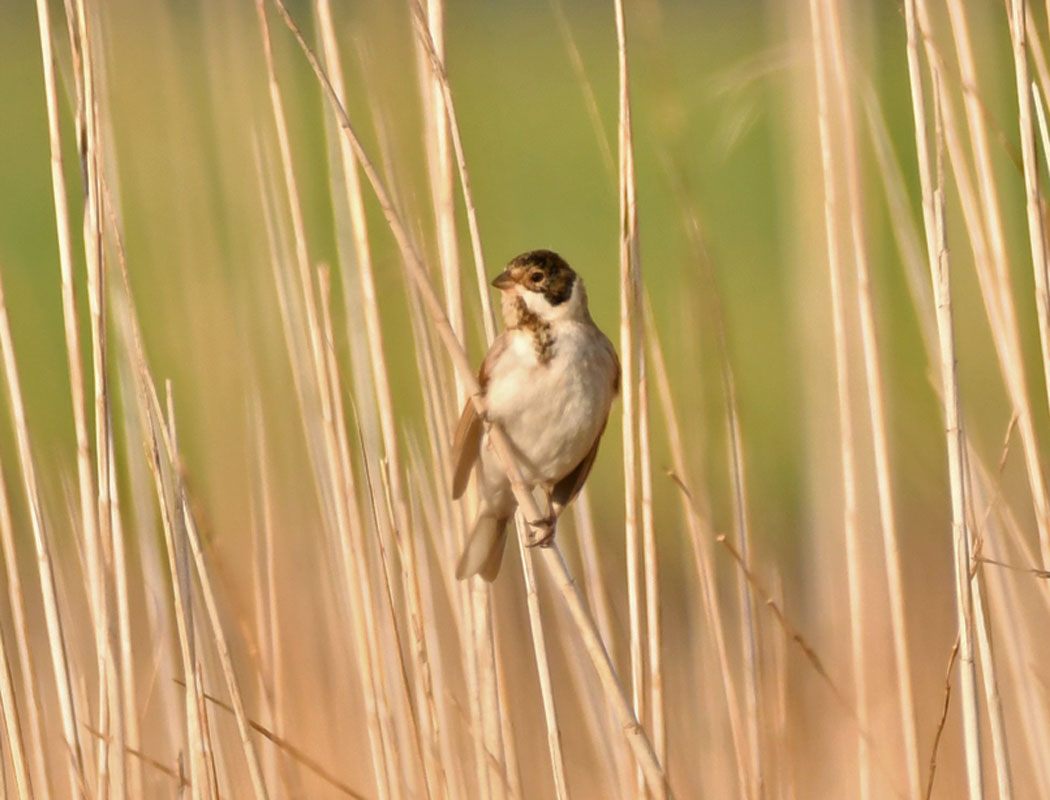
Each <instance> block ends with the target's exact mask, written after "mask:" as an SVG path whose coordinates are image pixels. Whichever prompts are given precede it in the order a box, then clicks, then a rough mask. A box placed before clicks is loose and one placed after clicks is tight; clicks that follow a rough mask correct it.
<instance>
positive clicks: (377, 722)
mask: <svg viewBox="0 0 1050 800" xmlns="http://www.w3.org/2000/svg"><path fill="white" fill-rule="evenodd" d="M264 196H268V195H267V193H265V192H264ZM274 227H275V223H274V221H273V220H272V219H271V216H270V215H269V214H267V216H266V228H267V232H268V236H269V238H270V244H271V248H270V249H271V253H272V254H273V255H272V265H273V271H274V283H275V286H276V289H277V298H278V307H279V309H280V313H281V320H282V326H283V328H284V334H285V342H286V346H287V349H288V356H289V363H290V366H291V368H292V372H293V374H294V375H295V376H296V386H297V397H298V398H299V409H300V417H301V419H302V421H303V425H304V432H305V433H306V435H307V439H308V440H309V439H310V431H311V427H310V420H311V414H312V412H308V411H307V408H308V406H307V402H308V399H309V396H308V394H307V389H306V386H307V381H308V380H309V376H308V375H306V374H303V373H302V371H301V370H302V367H301V365H302V363H308V364H310V366H311V367H312V368H313V369H314V373H313V381H314V382H313V384H312V388H313V389H314V391H315V394H316V395H317V397H316V399H317V400H318V402H319V403H321V404H322V406H323V408H324V410H323V411H321V412H320V413H319V414H318V416H319V417H320V418H321V420H322V428H323V436H322V438H323V442H322V443H321V444H320V445H319V447H315V446H313V445H314V443H313V442H310V444H311V446H310V447H309V449H310V451H311V454H312V455H313V456H314V465H313V466H314V474H315V485H316V486H317V488H318V492H319V499H320V501H321V507H322V511H323V512H325V513H326V526H325V527H326V530H328V531H332V532H333V535H334V538H335V542H333V547H334V549H335V552H336V553H338V563H339V565H340V568H341V569H342V571H343V574H342V586H343V589H344V591H345V592H346V593H347V594H346V596H345V599H346V601H347V604H348V605H349V606H350V614H349V616H350V627H351V632H352V635H353V636H354V637H355V640H356V641H355V644H356V646H355V655H356V657H357V660H358V676H359V678H360V680H361V681H362V682H363V686H362V693H363V695H364V698H365V704H366V708H365V719H366V729H367V731H368V737H369V748H370V756H371V759H372V767H373V773H374V777H375V781H376V786H377V789H378V791H379V793H380V796H381V797H386V796H387V794H388V792H390V791H391V790H390V789H389V785H390V777H389V774H388V772H389V766H388V764H389V759H388V754H389V753H390V752H391V750H392V748H391V747H389V746H388V740H389V732H388V731H385V730H384V726H383V725H382V720H381V717H380V716H379V712H378V706H377V705H376V698H382V697H383V696H384V693H383V691H382V687H381V686H377V685H376V680H377V677H376V676H377V675H378V672H377V669H376V668H375V666H374V665H375V664H376V663H377V660H378V655H377V654H378V652H379V645H378V643H377V640H376V637H375V632H374V625H373V626H369V625H368V617H369V607H368V606H367V605H362V598H361V587H367V586H368V585H369V581H368V576H367V572H366V573H365V575H364V577H363V578H362V575H361V571H362V570H363V569H364V566H363V557H362V556H361V551H360V538H359V532H360V531H361V525H360V515H359V513H353V518H354V520H355V522H354V524H352V525H351V524H350V522H349V519H350V514H351V513H352V512H351V510H350V508H348V503H347V501H349V503H350V504H352V506H356V498H355V496H354V495H353V494H351V495H350V496H347V495H345V493H344V478H343V477H342V476H341V470H342V464H343V460H342V459H341V458H340V456H337V455H336V453H337V452H338V451H339V448H340V446H339V444H338V443H337V442H336V441H335V438H336V436H337V435H335V434H333V432H332V426H333V424H334V416H333V413H332V411H331V407H330V406H331V399H330V395H328V397H329V399H328V402H327V403H326V402H325V396H326V395H323V394H322V388H321V386H320V385H319V384H320V382H321V381H322V380H327V379H328V376H329V374H330V373H329V369H328V362H327V351H326V354H325V356H323V358H324V364H323V365H319V364H318V362H317V361H316V360H314V359H313V358H311V357H309V356H306V357H303V356H302V353H301V351H302V350H303V349H306V348H305V347H303V346H302V341H301V339H297V337H296V334H297V333H300V334H301V333H302V328H304V327H306V326H305V325H301V324H300V322H301V320H299V319H298V318H293V314H294V310H293V300H294V299H298V300H299V301H300V302H302V301H303V298H302V297H301V296H297V295H296V296H293V295H291V293H290V291H289V288H288V287H287V286H286V285H285V280H286V276H285V275H284V271H283V270H282V268H281V265H280V261H281V259H280V256H279V252H280V251H279V249H278V248H277V246H276V244H275V236H274V230H273V229H274ZM311 291H312V287H311ZM295 309H300V306H295ZM344 441H345V440H344ZM317 449H321V450H323V453H321V454H318V453H316V452H315V451H316V450H317ZM379 702H382V700H381V699H380V701H379Z"/></svg>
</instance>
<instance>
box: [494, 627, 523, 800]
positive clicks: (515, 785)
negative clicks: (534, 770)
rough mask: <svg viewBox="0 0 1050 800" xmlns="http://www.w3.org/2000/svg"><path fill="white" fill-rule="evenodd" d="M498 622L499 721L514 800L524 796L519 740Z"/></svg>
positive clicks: (496, 638)
mask: <svg viewBox="0 0 1050 800" xmlns="http://www.w3.org/2000/svg"><path fill="white" fill-rule="evenodd" d="M498 621H499V617H498V616H496V615H493V617H492V631H493V642H494V643H495V647H496V691H497V692H499V706H500V709H501V713H500V718H499V721H500V726H501V727H502V731H501V734H502V736H503V760H504V762H505V763H506V770H507V793H508V794H509V795H510V796H511V797H512V798H520V797H521V796H522V795H521V768H520V767H519V765H518V747H517V738H516V737H515V735H514V726H513V725H512V724H511V710H512V709H513V706H512V705H511V703H510V696H509V695H508V694H507V675H506V669H505V666H506V660H505V658H504V656H505V648H504V646H503V645H502V640H501V639H500V638H499V635H498V633H499V629H498Z"/></svg>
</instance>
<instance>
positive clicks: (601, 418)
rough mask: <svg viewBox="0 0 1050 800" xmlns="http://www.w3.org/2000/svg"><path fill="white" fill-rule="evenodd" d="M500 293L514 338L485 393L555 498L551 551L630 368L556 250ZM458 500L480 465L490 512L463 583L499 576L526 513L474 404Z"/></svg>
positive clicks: (459, 439)
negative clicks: (516, 519)
mask: <svg viewBox="0 0 1050 800" xmlns="http://www.w3.org/2000/svg"><path fill="white" fill-rule="evenodd" d="M492 285H493V286H495V287H496V288H497V289H499V290H500V291H501V292H502V297H501V301H502V302H501V306H502V312H503V321H504V324H505V326H506V330H504V331H503V333H501V334H500V335H499V336H498V337H496V339H495V341H493V343H492V347H490V348H489V351H488V353H487V354H486V356H485V360H484V361H483V362H482V364H481V371H480V373H479V375H478V383H479V384H480V386H481V397H482V398H483V401H484V413H485V417H486V418H487V419H488V420H489V421H490V422H493V423H498V424H499V426H500V428H502V430H503V431H504V432H505V433H506V434H507V436H508V438H509V439H510V442H511V446H512V450H513V452H514V456H515V459H516V460H517V463H518V466H519V467H520V469H521V473H522V477H523V478H524V480H525V483H526V484H527V486H528V487H529V488H530V490H531V489H532V488H533V487H537V486H538V487H540V488H541V489H542V490H543V492H544V493H545V494H546V497H547V508H548V514H549V515H548V517H547V518H546V519H543V520H531V521H530V524H532V525H534V526H535V527H538V528H541V529H542V530H543V531H544V533H543V534H542V536H541V538H540V539H539V541H535V542H533V543H532V544H538V545H547V546H549V545H550V542H551V540H552V539H553V537H554V531H555V524H556V522H557V520H558V517H559V515H560V514H561V512H562V511H563V510H564V508H565V506H567V505H568V504H569V503H570V502H572V500H573V498H574V497H576V495H577V494H578V493H579V491H580V489H581V488H583V483H584V481H586V480H587V475H588V474H589V473H590V471H591V467H592V466H593V464H594V459H595V456H596V455H597V454H598V444H599V442H600V441H601V437H602V433H603V432H604V431H605V423H606V421H607V420H608V418H609V408H610V407H611V406H612V402H613V399H614V398H615V397H616V395H617V393H618V392H619V389H620V362H619V360H618V359H617V357H616V351H615V350H614V349H613V346H612V343H611V342H610V341H609V340H608V338H606V336H605V334H604V333H602V332H601V331H600V330H599V329H598V326H597V325H595V324H594V320H592V319H591V314H590V312H589V311H588V310H587V292H586V290H585V289H584V286H583V280H582V279H581V278H580V277H579V276H578V275H577V274H576V273H575V272H574V271H573V269H572V268H571V267H570V266H569V265H568V264H567V263H566V262H565V260H564V259H563V258H562V257H561V256H559V255H558V254H557V253H554V252H552V251H550V250H532V251H530V252H528V253H523V254H522V255H520V256H518V257H517V258H515V259H514V260H512V261H511V262H510V263H509V264H508V265H507V269H506V270H505V271H503V272H501V273H500V274H499V275H498V276H497V277H496V279H495V280H493V281H492ZM452 463H453V466H454V471H453V481H452V497H453V499H456V498H459V497H460V496H461V495H462V494H463V492H464V490H465V489H466V487H467V482H468V481H469V480H470V474H471V471H472V470H473V469H474V467H475V465H477V470H476V471H477V476H478V494H479V496H480V505H479V508H478V511H477V516H476V518H475V520H474V527H473V529H472V531H471V533H470V536H469V537H468V539H467V545H466V547H465V548H464V550H463V555H462V556H460V559H459V564H458V565H457V566H456V577H457V578H459V579H461V580H462V579H464V578H469V577H470V576H472V575H480V576H481V577H482V578H484V579H485V580H486V581H493V580H495V579H496V576H497V575H498V574H499V568H500V563H501V562H502V561H503V550H504V546H505V544H506V527H507V523H508V522H509V521H510V518H511V517H512V516H513V515H514V511H515V510H516V509H517V505H518V504H517V501H516V500H515V498H514V494H513V492H512V491H511V487H510V481H509V480H508V479H507V475H506V473H505V472H504V470H503V466H502V464H501V463H500V461H499V458H498V457H497V456H496V453H495V452H494V451H493V449H492V446H491V444H490V443H489V436H488V434H487V433H485V430H484V425H483V424H482V418H481V417H480V416H479V415H478V413H477V411H476V409H475V408H474V403H473V402H472V401H471V400H470V399H468V400H467V403H466V405H465V406H464V407H463V414H462V415H461V416H460V418H459V424H458V425H457V426H456V433H455V436H454V439H453V444H452Z"/></svg>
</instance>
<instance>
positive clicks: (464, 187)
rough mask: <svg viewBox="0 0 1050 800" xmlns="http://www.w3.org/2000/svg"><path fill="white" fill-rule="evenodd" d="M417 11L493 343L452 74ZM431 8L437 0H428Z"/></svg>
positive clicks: (417, 0)
mask: <svg viewBox="0 0 1050 800" xmlns="http://www.w3.org/2000/svg"><path fill="white" fill-rule="evenodd" d="M410 2H411V3H412V8H413V11H414V14H413V18H414V20H415V22H416V31H417V33H418V35H419V38H420V42H421V43H422V45H423V49H424V52H425V53H426V56H427V58H428V60H429V61H430V66H431V69H432V70H433V79H434V81H435V87H436V88H437V89H438V90H440V92H441V98H442V103H443V104H444V111H445V115H446V117H447V122H448V132H449V135H450V137H451V143H452V150H453V152H454V154H455V156H456V170H457V172H458V174H459V187H460V192H461V193H462V195H463V206H464V208H465V209H466V212H467V230H468V231H469V233H470V248H471V252H472V254H473V257H474V276H475V278H476V279H477V284H478V301H479V303H480V305H481V321H482V324H483V325H484V328H485V341H486V343H488V342H491V341H492V340H493V339H494V338H495V337H496V326H495V316H494V314H493V311H492V300H491V299H490V298H489V291H488V286H489V281H488V275H487V273H486V272H485V258H484V255H483V251H482V249H481V233H480V229H479V227H478V212H477V207H476V206H475V205H474V194H473V192H472V191H471V188H470V173H469V172H468V171H467V158H466V154H465V152H464V150H463V140H462V138H461V136H460V132H459V121H458V119H457V117H456V106H455V103H454V102H453V100H452V88H451V86H450V85H449V81H448V73H447V72H446V71H445V63H444V54H443V53H442V52H439V50H438V48H437V46H436V44H435V42H434V39H433V36H432V34H433V31H432V30H431V26H430V25H429V24H424V17H425V15H424V14H423V7H422V5H421V0H410ZM427 2H428V6H431V5H432V4H433V3H434V2H435V0H427ZM426 18H427V19H429V17H426Z"/></svg>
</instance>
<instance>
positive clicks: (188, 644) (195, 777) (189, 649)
mask: <svg viewBox="0 0 1050 800" xmlns="http://www.w3.org/2000/svg"><path fill="white" fill-rule="evenodd" d="M142 369H144V365H143V364H140V365H139V379H138V384H139V391H138V398H137V399H138V403H139V414H140V416H141V420H142V426H143V432H142V436H143V439H144V441H145V444H146V448H147V451H148V457H147V462H148V463H149V467H150V472H151V474H152V476H153V486H154V490H155V492H156V498H157V506H158V508H159V509H160V519H161V529H162V530H163V533H164V543H165V550H166V553H167V557H168V559H167V560H168V573H169V575H170V578H171V591H172V599H173V601H174V607H175V627H176V631H177V634H178V640H179V655H180V657H181V661H182V674H183V678H184V681H185V684H184V686H185V693H184V702H185V714H186V735H187V739H188V744H189V749H190V759H189V761H190V791H191V792H192V795H193V797H194V800H197V798H202V797H207V798H210V797H212V796H213V794H212V793H211V792H210V791H208V790H209V788H210V786H209V784H210V778H209V774H210V770H209V769H208V753H209V750H210V745H209V744H208V742H207V741H206V738H205V730H204V724H203V722H202V720H201V715H200V710H201V707H202V705H203V693H202V689H201V686H200V683H199V682H198V680H197V668H196V663H197V661H196V659H197V656H196V647H197V645H196V631H195V630H194V624H193V610H192V605H191V603H192V596H191V593H190V591H189V588H190V587H189V578H188V576H187V574H186V573H187V571H188V570H187V569H186V562H185V559H184V558H182V556H181V551H182V548H181V547H180V546H179V545H180V542H181V536H177V534H176V531H177V529H178V528H179V526H180V523H179V519H180V517H179V514H178V510H177V509H176V499H175V493H174V490H173V489H172V487H171V476H170V465H166V464H165V462H164V461H163V460H162V458H161V447H160V443H159V437H158V434H157V425H158V423H157V422H156V421H155V420H154V416H153V414H152V412H151V409H150V406H149V403H148V401H147V399H146V396H145V395H146V391H147V389H146V379H145V376H143V375H142V374H141V370H142Z"/></svg>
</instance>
